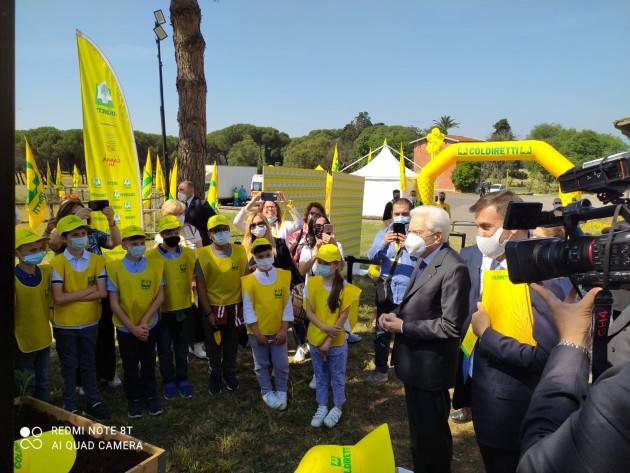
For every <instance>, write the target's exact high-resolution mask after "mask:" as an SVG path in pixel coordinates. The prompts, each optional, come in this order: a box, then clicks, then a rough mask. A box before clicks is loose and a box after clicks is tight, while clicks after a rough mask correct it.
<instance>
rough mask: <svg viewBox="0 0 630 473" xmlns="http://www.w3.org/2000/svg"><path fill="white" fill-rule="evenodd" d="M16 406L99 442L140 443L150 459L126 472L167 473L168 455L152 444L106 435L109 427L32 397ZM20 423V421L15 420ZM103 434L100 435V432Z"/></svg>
mask: <svg viewBox="0 0 630 473" xmlns="http://www.w3.org/2000/svg"><path fill="white" fill-rule="evenodd" d="M15 405H23V406H31V407H33V408H34V409H36V410H38V411H40V412H43V413H46V414H48V415H50V416H52V417H54V418H55V419H57V420H59V421H65V422H68V423H70V424H72V425H75V426H77V427H81V428H83V429H84V430H85V432H86V433H87V432H90V435H91V436H92V437H94V438H95V439H97V440H113V441H120V442H136V443H138V442H140V443H141V445H142V451H143V452H145V453H146V454H148V455H150V456H149V458H147V459H145V460H143V461H142V462H141V463H139V464H138V465H136V466H134V467H133V468H131V469H129V470H127V471H126V473H165V472H166V455H165V454H164V453H165V452H164V450H163V449H161V448H159V447H156V446H155V445H151V444H150V443H147V442H143V441H140V440H139V439H136V438H134V437H132V436H130V435H125V434H121V433H118V432H117V433H106V432H107V427H106V426H104V425H102V424H99V423H98V422H94V421H92V420H90V419H87V418H85V417H83V416H79V415H76V414H72V413H71V412H68V411H66V410H64V409H61V408H60V407H57V406H53V405H52V404H49V403H47V402H44V401H40V400H39V399H35V398H34V397H31V396H22V397H19V398H15ZM15 421H16V422H19V419H17V418H16V419H15ZM101 427H102V428H101ZM99 431H100V432H103V433H100V432H99Z"/></svg>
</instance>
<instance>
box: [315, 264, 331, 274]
mask: <svg viewBox="0 0 630 473" xmlns="http://www.w3.org/2000/svg"><path fill="white" fill-rule="evenodd" d="M315 274H316V275H317V276H323V277H325V278H327V277H328V276H330V275H331V274H332V267H331V266H330V265H329V264H321V263H317V266H315Z"/></svg>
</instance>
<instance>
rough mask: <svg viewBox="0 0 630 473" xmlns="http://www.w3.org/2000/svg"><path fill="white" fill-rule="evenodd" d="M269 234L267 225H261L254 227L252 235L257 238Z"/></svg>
mask: <svg viewBox="0 0 630 473" xmlns="http://www.w3.org/2000/svg"><path fill="white" fill-rule="evenodd" d="M266 234H267V227H266V226H265V225H259V226H256V227H254V228H252V235H254V236H255V237H256V238H261V237H264V236H265V235H266Z"/></svg>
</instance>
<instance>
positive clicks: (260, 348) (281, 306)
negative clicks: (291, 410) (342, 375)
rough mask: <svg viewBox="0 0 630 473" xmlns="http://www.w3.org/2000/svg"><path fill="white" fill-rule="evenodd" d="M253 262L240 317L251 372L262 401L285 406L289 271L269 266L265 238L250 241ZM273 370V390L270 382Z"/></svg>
mask: <svg viewBox="0 0 630 473" xmlns="http://www.w3.org/2000/svg"><path fill="white" fill-rule="evenodd" d="M251 251H252V254H253V256H254V261H255V263H256V270H255V271H254V272H253V273H252V274H248V275H247V276H243V277H242V278H241V284H242V286H243V318H244V320H245V324H247V333H248V334H249V346H250V347H251V349H252V355H253V357H254V372H255V373H256V378H258V384H260V392H261V394H262V398H263V401H264V402H265V404H267V406H269V407H271V408H272V409H279V410H284V409H286V408H287V383H288V379H289V353H288V351H287V330H288V329H289V323H290V322H292V321H293V305H292V303H291V298H290V295H291V271H287V270H286V269H278V268H275V267H274V266H273V262H274V254H273V248H272V246H271V243H269V240H267V239H266V238H257V239H256V240H254V241H253V243H252V244H251ZM271 369H273V375H274V381H275V385H276V386H275V387H276V389H275V390H274V389H273V385H272V383H271Z"/></svg>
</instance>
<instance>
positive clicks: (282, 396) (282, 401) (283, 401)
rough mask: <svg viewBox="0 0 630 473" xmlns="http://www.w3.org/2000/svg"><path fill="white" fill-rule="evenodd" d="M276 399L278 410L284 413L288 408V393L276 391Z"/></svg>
mask: <svg viewBox="0 0 630 473" xmlns="http://www.w3.org/2000/svg"><path fill="white" fill-rule="evenodd" d="M275 393H276V399H277V400H278V407H277V408H276V409H278V410H279V411H283V410H285V409H286V408H287V393H286V392H285V391H275Z"/></svg>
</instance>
